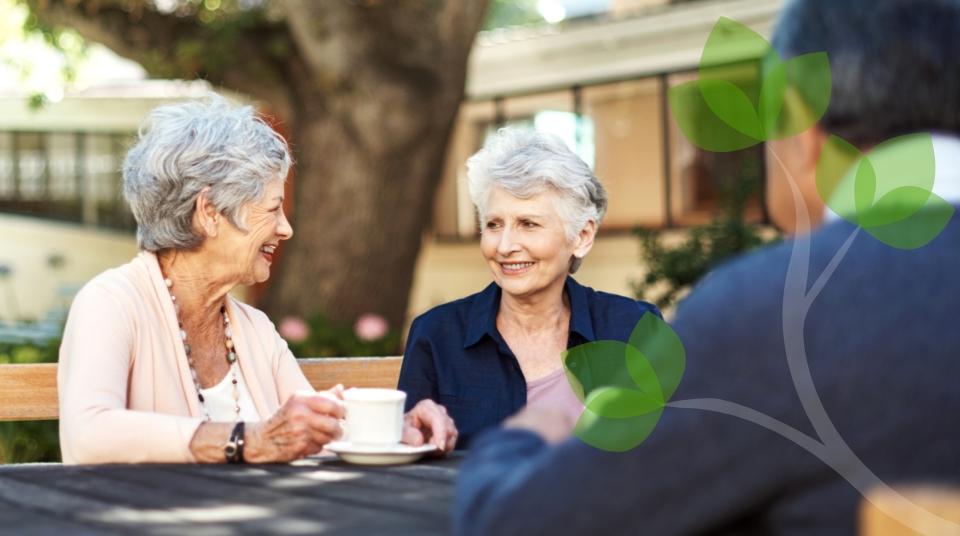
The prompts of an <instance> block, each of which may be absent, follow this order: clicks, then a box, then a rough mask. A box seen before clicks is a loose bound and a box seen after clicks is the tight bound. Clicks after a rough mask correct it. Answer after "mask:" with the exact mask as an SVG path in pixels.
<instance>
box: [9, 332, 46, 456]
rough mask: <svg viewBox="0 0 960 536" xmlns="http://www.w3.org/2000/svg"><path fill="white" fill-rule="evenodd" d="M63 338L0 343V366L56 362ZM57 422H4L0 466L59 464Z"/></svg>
mask: <svg viewBox="0 0 960 536" xmlns="http://www.w3.org/2000/svg"><path fill="white" fill-rule="evenodd" d="M59 348H60V339H59V338H57V339H51V340H48V341H46V342H43V343H29V342H23V343H12V342H0V365H7V364H29V363H55V362H56V361H57V352H58V350H59ZM59 461H60V443H59V436H58V431H57V421H17V422H0V463H25V462H59Z"/></svg>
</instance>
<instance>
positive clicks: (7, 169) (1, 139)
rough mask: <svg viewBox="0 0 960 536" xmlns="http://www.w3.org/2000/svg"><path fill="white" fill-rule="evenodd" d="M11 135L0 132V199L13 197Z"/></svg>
mask: <svg viewBox="0 0 960 536" xmlns="http://www.w3.org/2000/svg"><path fill="white" fill-rule="evenodd" d="M13 192H14V182H13V133H11V132H0V199H10V198H12V197H13Z"/></svg>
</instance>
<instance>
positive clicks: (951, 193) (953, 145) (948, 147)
mask: <svg viewBox="0 0 960 536" xmlns="http://www.w3.org/2000/svg"><path fill="white" fill-rule="evenodd" d="M930 137H931V141H932V143H933V156H934V170H935V171H934V182H933V188H932V190H931V191H932V192H933V193H934V194H936V195H937V196H939V197H940V198H942V199H943V200H944V201H946V202H948V203H950V204H952V205H957V204H960V137H958V136H957V135H955V134H947V133H942V132H933V133H931V135H930ZM868 154H869V152H868ZM843 180H844V181H851V180H853V173H852V172H848V173H847V175H846V176H845V177H844V178H843ZM839 219H840V215H839V214H837V213H836V212H834V211H833V209H831V208H830V206H829V205H825V206H824V207H823V222H824V223H830V222H833V221H836V220H839Z"/></svg>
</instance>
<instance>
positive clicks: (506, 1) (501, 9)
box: [483, 0, 544, 30]
mask: <svg viewBox="0 0 960 536" xmlns="http://www.w3.org/2000/svg"><path fill="white" fill-rule="evenodd" d="M543 22H544V20H543V17H542V16H541V15H540V12H539V11H537V3H536V1H535V0H492V1H491V2H490V7H489V9H488V11H487V19H486V20H485V21H484V22H483V29H484V30H493V29H496V28H506V27H508V26H519V25H522V24H534V23H543Z"/></svg>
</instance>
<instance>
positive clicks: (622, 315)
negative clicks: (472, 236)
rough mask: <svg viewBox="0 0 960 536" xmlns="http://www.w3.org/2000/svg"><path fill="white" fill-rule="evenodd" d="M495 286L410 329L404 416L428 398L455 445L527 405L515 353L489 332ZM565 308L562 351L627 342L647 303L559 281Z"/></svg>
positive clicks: (496, 302) (496, 300)
mask: <svg viewBox="0 0 960 536" xmlns="http://www.w3.org/2000/svg"><path fill="white" fill-rule="evenodd" d="M501 292H502V291H501V289H500V287H499V286H497V284H496V283H491V284H490V285H489V286H487V288H485V289H484V290H483V291H481V292H478V293H477V294H473V295H471V296H467V297H466V298H462V299H459V300H456V301H452V302H450V303H445V304H443V305H439V306H437V307H434V308H433V309H431V310H429V311H427V312H426V313H424V314H422V315H420V316H419V317H417V318H416V319H415V320H414V321H413V324H412V325H411V326H410V334H409V336H408V337H407V348H406V351H405V352H404V356H403V366H402V368H401V370H400V380H399V384H398V386H397V388H398V389H400V390H402V391H406V393H407V403H406V404H407V407H406V411H409V410H410V408H412V407H413V406H414V405H416V403H417V402H419V401H421V400H423V399H425V398H429V399H431V400H434V401H436V402H437V403H439V404H441V405H443V406H444V407H445V408H447V411H448V412H449V413H450V416H451V417H452V418H453V420H454V422H455V423H456V425H457V429H458V431H459V433H460V436H459V439H458V440H457V448H458V449H463V448H468V447H469V446H470V442H471V441H472V440H473V438H474V437H475V436H476V435H477V434H478V433H479V432H482V431H483V430H486V429H487V428H490V427H493V426H496V425H498V424H500V423H501V422H502V421H503V420H504V419H505V418H507V417H508V416H510V415H512V414H513V413H515V412H516V411H517V410H519V409H520V408H522V407H523V406H524V405H525V404H526V402H527V382H526V379H525V378H524V376H523V372H521V370H520V364H519V363H518V362H517V358H516V356H515V355H514V354H513V352H512V351H511V350H510V347H509V346H507V343H506V342H505V341H504V340H503V337H502V336H501V335H500V332H499V331H498V330H497V312H498V310H499V309H500V296H501ZM564 292H565V293H566V295H567V298H568V300H569V303H570V335H569V337H568V339H567V348H573V347H574V346H577V345H580V344H583V343H586V342H592V341H596V340H619V341H624V342H625V341H627V340H628V339H629V338H630V332H631V331H633V328H634V327H635V326H636V324H637V322H638V321H639V320H640V317H641V316H643V315H644V314H645V313H648V312H649V313H653V314H655V315H657V316H661V314H660V311H659V310H658V309H657V307H656V306H654V305H653V304H650V303H647V302H644V301H638V300H634V299H632V298H627V297H625V296H618V295H616V294H609V293H606V292H599V291H596V290H593V289H592V288H590V287H585V286H583V285H581V284H579V283H577V282H576V281H575V280H574V279H573V278H572V277H569V276H568V277H567V280H566V283H565V284H564Z"/></svg>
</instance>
